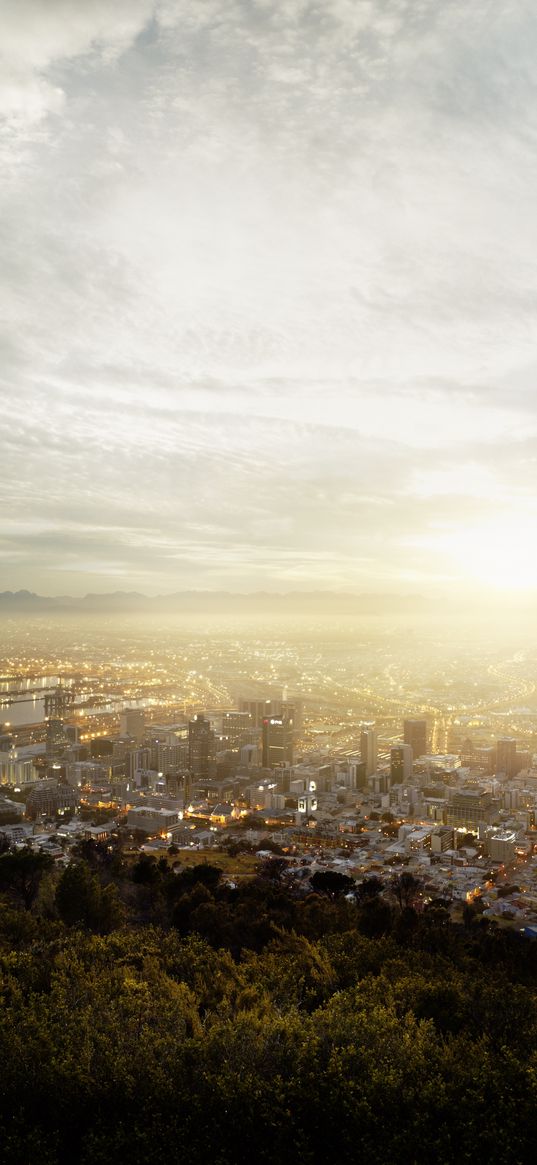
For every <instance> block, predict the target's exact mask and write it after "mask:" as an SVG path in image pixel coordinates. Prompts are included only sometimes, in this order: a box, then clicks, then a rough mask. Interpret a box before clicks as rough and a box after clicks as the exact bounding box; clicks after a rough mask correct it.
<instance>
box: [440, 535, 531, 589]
mask: <svg viewBox="0 0 537 1165" xmlns="http://www.w3.org/2000/svg"><path fill="white" fill-rule="evenodd" d="M434 546H435V548H436V549H437V550H439V551H441V552H442V554H444V555H446V556H447V558H448V559H449V565H450V567H451V570H452V571H453V570H455V572H456V574H457V576H458V577H459V578H461V577H466V578H467V579H468V580H471V581H473V582H480V583H483V584H486V585H487V586H490V587H498V588H500V589H501V590H516V591H521V590H529V589H531V588H532V587H537V544H536V541H535V531H534V526H533V523H531V522H530V521H529V520H527V521H525V522H521V521H517V520H516V519H515V520H513V521H509V519H507V518H502V519H501V520H500V521H497V522H489V523H487V524H486V525H481V524H480V525H478V526H469V527H461V528H458V529H452V530H450V531H449V532H446V533H445V534H441V535H440V536H439V537H437V538H435V539H434Z"/></svg>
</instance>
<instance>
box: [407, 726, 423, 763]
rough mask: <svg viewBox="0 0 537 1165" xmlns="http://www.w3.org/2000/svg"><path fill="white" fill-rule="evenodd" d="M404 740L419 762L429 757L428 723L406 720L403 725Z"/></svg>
mask: <svg viewBox="0 0 537 1165" xmlns="http://www.w3.org/2000/svg"><path fill="white" fill-rule="evenodd" d="M403 740H404V742H405V744H409V745H410V747H411V749H412V757H413V759H414V760H417V759H418V757H420V756H426V755H427V721H426V720H405V721H404V723H403Z"/></svg>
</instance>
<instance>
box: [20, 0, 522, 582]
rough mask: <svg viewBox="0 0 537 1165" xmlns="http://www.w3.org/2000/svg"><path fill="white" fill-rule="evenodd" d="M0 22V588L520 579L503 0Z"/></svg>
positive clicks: (119, 11) (133, 10) (379, 0)
mask: <svg viewBox="0 0 537 1165" xmlns="http://www.w3.org/2000/svg"><path fill="white" fill-rule="evenodd" d="M0 32H1V35H0V45H1V49H0V52H1V54H2V58H3V59H2V60H1V61H0V78H1V80H0V165H1V194H0V254H1V263H0V300H1V317H2V331H1V335H0V355H1V360H0V375H1V382H0V384H1V392H2V399H3V408H2V412H1V415H0V433H1V442H2V484H3V489H2V495H3V500H2V508H1V527H0V550H1V554H2V576H1V579H0V589H7V588H11V589H17V588H18V587H29V588H30V589H34V590H38V591H40V592H41V593H49V594H51V593H66V592H70V593H73V594H75V593H84V592H85V591H87V590H107V589H116V588H120V587H121V588H125V589H144V590H146V591H148V592H153V593H154V592H158V591H163V590H174V589H181V588H183V587H200V588H218V589H220V588H226V589H227V588H229V589H241V590H242V589H244V590H254V589H291V588H296V587H298V588H311V589H318V588H325V587H326V588H330V587H335V588H337V589H358V590H371V589H373V588H375V587H380V588H381V589H382V590H398V589H401V590H409V589H412V590H415V589H423V588H427V586H428V585H431V586H432V585H434V586H435V587H440V588H441V589H442V588H443V589H446V588H448V587H449V586H451V585H452V583H453V581H457V582H458V583H465V582H473V581H475V580H478V581H482V580H483V579H485V578H490V579H491V580H493V581H494V580H496V581H498V582H499V583H500V584H502V585H510V584H511V582H513V584H515V585H516V584H517V583H520V585H537V560H536V555H535V550H534V548H533V547H534V542H535V526H536V522H535V518H536V503H535V484H536V466H537V461H536V457H537V411H536V407H535V378H536V372H537V213H536V209H535V207H536V194H535V192H536V190H537V73H536V70H535V60H536V59H537V8H536V6H535V4H534V2H533V0H502V3H501V4H500V3H498V2H497V0H472V3H471V4H468V0H282V2H280V3H278V2H277V0H274V2H268V0H190V2H187V0H163V2H161V3H159V2H154V0H115V3H114V5H110V3H109V2H108V0H84V3H81V2H80V0H17V3H16V4H13V3H11V0H5V2H3V3H2V2H1V0H0Z"/></svg>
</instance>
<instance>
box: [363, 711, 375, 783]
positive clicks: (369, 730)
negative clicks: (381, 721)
mask: <svg viewBox="0 0 537 1165" xmlns="http://www.w3.org/2000/svg"><path fill="white" fill-rule="evenodd" d="M360 758H361V760H362V762H363V764H365V775H366V777H370V776H371V774H372V773H376V771H377V730H376V728H375V726H374V725H373V724H368V725H367V727H365V726H364V728H362V731H361V733H360Z"/></svg>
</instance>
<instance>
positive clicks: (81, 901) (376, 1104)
mask: <svg viewBox="0 0 537 1165" xmlns="http://www.w3.org/2000/svg"><path fill="white" fill-rule="evenodd" d="M284 867H285V863H283V862H282V861H281V860H280V859H279V858H277V857H275V858H272V859H268V860H267V861H265V862H263V863H261V864H260V866H259V869H258V872H257V874H256V876H254V877H253V878H250V879H245V880H244V881H242V882H241V883H240V884H238V885H237V884H233V883H232V884H230V883H229V880H226V879H225V878H224V877H223V875H222V871H221V870H220V869H219V868H218V865H217V864H216V862H215V864H209V863H207V862H200V863H199V864H198V865H195V866H193V867H189V868H183V867H182V865H181V862H180V860H177V861H174V860H173V858H172V857H166V858H162V859H160V860H155V859H154V858H150V857H146V856H141V857H137V858H135V859H131V860H126V858H125V857H124V855H122V853H121V852H120V851H119V849H117V850H115V849H110V848H108V847H106V846H102V845H101V846H100V845H96V844H95V843H89V842H88V843H86V842H85V843H81V844H80V846H79V849H78V853H77V855H76V860H75V861H73V862H71V863H70V864H69V865H66V866H65V867H64V868H63V869H61V870H58V869H57V868H56V867H55V866H54V865H53V863H52V862H51V860H50V859H48V858H46V857H44V856H43V855H40V854H38V853H35V852H33V851H31V850H18V851H9V850H8V851H7V852H5V853H3V854H2V855H1V856H0V1000H1V1017H2V1018H1V1024H0V1064H1V1073H0V1096H1V1100H0V1145H1V1160H2V1162H3V1165H73V1163H78V1162H80V1163H81V1165H90V1162H91V1163H92V1165H105V1163H106V1165H108V1163H109V1162H112V1161H116V1162H131V1163H132V1165H146V1163H147V1162H149V1161H151V1160H157V1159H162V1160H166V1161H167V1162H168V1163H170V1165H179V1163H183V1162H186V1163H188V1165H207V1163H211V1165H243V1163H244V1165H247V1163H248V1165H250V1163H253V1162H256V1163H257V1165H269V1163H271V1165H278V1163H280V1162H281V1163H287V1162H297V1163H300V1165H326V1163H329V1165H347V1163H349V1165H350V1163H351V1162H352V1163H361V1162H364V1163H365V1162H368V1163H370V1165H396V1163H397V1165H399V1163H400V1165H403V1163H404V1165H431V1163H432V1162H436V1163H438V1165H448V1163H449V1165H451V1163H455V1162H474V1163H475V1162H478V1163H480V1162H493V1163H497V1165H511V1163H512V1165H524V1163H525V1162H530V1161H532V1160H533V1159H534V1156H535V1143H536V1134H537V1121H536V1113H537V997H536V985H537V943H535V942H534V941H532V940H529V939H526V938H525V937H524V936H522V935H520V934H518V933H517V932H514V931H509V930H506V929H499V928H497V927H495V926H494V925H491V924H490V923H489V922H487V921H486V920H484V919H483V918H482V917H481V916H480V915H479V913H478V912H476V911H475V910H473V909H472V908H468V909H467V910H465V912H464V915H463V918H462V920H461V922H460V923H458V924H454V923H453V922H452V921H451V920H450V916H449V913H448V910H447V908H446V906H447V904H446V903H443V902H442V901H436V902H434V901H433V902H430V903H428V904H427V905H426V906H425V907H424V906H423V905H419V904H418V901H417V898H416V892H417V886H416V885H415V884H413V883H412V880H410V881H409V878H408V876H405V874H402V875H400V877H399V879H398V880H396V882H395V883H394V884H391V885H389V886H388V885H386V884H384V883H383V882H381V881H380V880H379V879H377V878H375V879H373V878H370V879H366V881H365V882H362V883H361V884H356V883H354V882H352V880H349V879H348V878H346V877H344V876H342V875H331V876H326V877H323V876H322V875H320V876H318V877H317V879H316V881H315V879H313V880H312V883H310V884H309V885H308V886H307V887H297V886H289V885H288V884H287V882H286V879H285V868H284ZM328 874H329V872H328Z"/></svg>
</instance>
